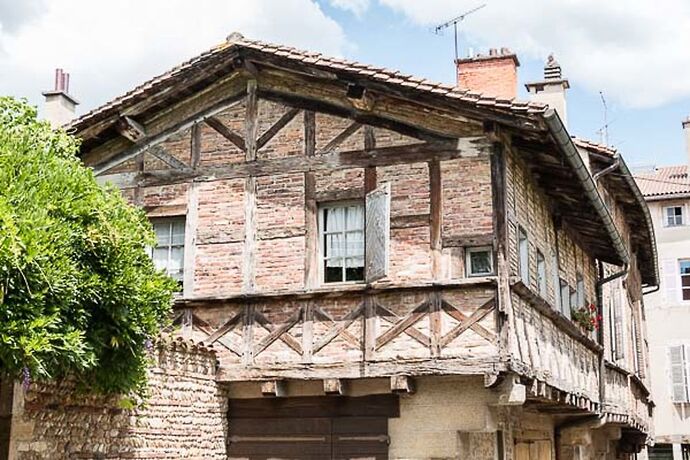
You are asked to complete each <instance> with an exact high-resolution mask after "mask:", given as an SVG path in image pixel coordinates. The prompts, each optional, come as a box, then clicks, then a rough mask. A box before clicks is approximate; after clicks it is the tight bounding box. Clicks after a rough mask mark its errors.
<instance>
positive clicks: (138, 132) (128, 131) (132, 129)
mask: <svg viewBox="0 0 690 460" xmlns="http://www.w3.org/2000/svg"><path fill="white" fill-rule="evenodd" d="M117 131H118V132H119V133H120V135H122V136H124V137H126V138H127V139H129V140H130V141H132V142H134V143H135V144H136V143H137V142H139V141H141V140H142V139H144V138H146V129H145V128H144V125H142V124H141V123H139V122H138V121H136V120H135V119H134V118H132V117H128V116H126V115H125V116H124V117H120V119H119V120H118V121H117Z"/></svg>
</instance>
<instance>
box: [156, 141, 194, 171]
mask: <svg viewBox="0 0 690 460" xmlns="http://www.w3.org/2000/svg"><path fill="white" fill-rule="evenodd" d="M147 153H150V154H151V155H153V156H154V157H156V158H158V159H159V160H161V161H162V162H163V163H165V164H167V165H168V166H170V167H171V168H174V169H177V170H179V171H187V170H189V166H187V164H186V163H184V162H183V161H180V160H178V159H177V158H175V157H174V156H172V155H171V154H170V153H168V151H167V150H166V149H165V147H163V146H162V145H154V146H153V147H151V148H150V149H149V150H148V151H147Z"/></svg>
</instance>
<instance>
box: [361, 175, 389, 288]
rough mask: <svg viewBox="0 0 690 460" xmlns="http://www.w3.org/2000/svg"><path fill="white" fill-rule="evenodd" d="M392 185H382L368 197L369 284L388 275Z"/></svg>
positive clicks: (366, 274)
mask: <svg viewBox="0 0 690 460" xmlns="http://www.w3.org/2000/svg"><path fill="white" fill-rule="evenodd" d="M390 214H391V189H390V184H382V185H381V186H379V187H378V188H376V189H375V190H372V191H371V192H369V193H367V196H366V224H365V227H366V236H365V244H366V251H365V276H366V281H367V283H371V282H374V281H376V280H379V279H381V278H383V277H385V276H386V275H387V274H388V259H389V252H390V250H389V246H390Z"/></svg>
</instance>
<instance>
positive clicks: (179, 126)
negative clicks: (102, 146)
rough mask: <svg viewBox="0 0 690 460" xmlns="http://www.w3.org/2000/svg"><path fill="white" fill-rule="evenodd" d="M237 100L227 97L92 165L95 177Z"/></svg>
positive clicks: (237, 101) (237, 98)
mask: <svg viewBox="0 0 690 460" xmlns="http://www.w3.org/2000/svg"><path fill="white" fill-rule="evenodd" d="M239 98H240V96H239V95H233V96H231V97H228V98H226V99H225V100H223V101H221V102H219V103H217V104H215V105H213V106H211V107H209V108H207V109H204V110H201V111H199V112H197V113H195V114H194V115H192V116H190V117H189V118H187V119H185V120H184V121H181V122H178V123H174V124H172V125H171V126H169V127H167V128H165V129H163V130H162V131H160V132H159V133H158V134H156V135H154V136H149V137H148V138H146V139H144V140H142V141H141V142H139V143H138V144H137V145H135V146H132V147H130V148H128V149H125V150H124V151H122V152H120V153H118V154H116V155H115V156H112V157H108V159H106V160H104V161H102V162H98V163H96V164H95V165H93V169H94V174H96V175H97V176H98V175H100V174H103V173H104V172H106V171H108V170H109V169H112V168H114V167H116V166H119V165H121V164H122V163H124V162H126V161H127V160H130V159H132V158H134V157H136V156H138V155H140V154H141V153H143V152H145V151H146V150H149V149H150V148H151V147H153V146H154V145H158V144H161V143H163V142H165V141H166V140H167V139H168V138H169V137H170V136H172V135H174V134H175V133H178V132H180V131H184V130H185V129H189V128H191V127H192V126H194V124H196V123H199V122H201V121H204V120H206V119H207V118H209V117H212V116H213V115H215V114H217V113H219V112H222V111H223V110H227V109H229V108H231V107H233V106H235V105H236V104H239Z"/></svg>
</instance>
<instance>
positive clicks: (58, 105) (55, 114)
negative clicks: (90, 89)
mask: <svg viewBox="0 0 690 460" xmlns="http://www.w3.org/2000/svg"><path fill="white" fill-rule="evenodd" d="M54 84H55V87H54V89H53V90H52V91H45V92H43V96H44V97H45V106H44V112H45V113H44V116H45V118H46V119H47V120H48V121H49V122H50V124H51V125H52V126H53V127H59V126H62V125H64V124H66V123H67V122H69V121H70V120H71V119H73V118H74V114H75V112H76V107H77V105H78V104H79V102H78V101H77V100H76V99H75V98H74V97H72V96H70V94H69V74H68V73H65V72H64V71H63V69H60V68H58V69H55V82H54Z"/></svg>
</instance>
